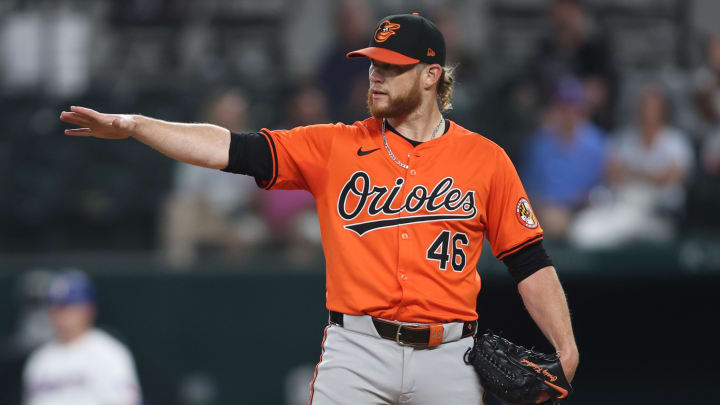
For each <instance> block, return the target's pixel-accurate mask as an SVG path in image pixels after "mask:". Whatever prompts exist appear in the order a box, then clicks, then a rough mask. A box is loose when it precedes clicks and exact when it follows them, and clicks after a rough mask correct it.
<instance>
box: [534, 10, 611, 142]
mask: <svg viewBox="0 0 720 405" xmlns="http://www.w3.org/2000/svg"><path fill="white" fill-rule="evenodd" d="M548 11H549V17H550V32H549V35H548V37H546V38H544V39H543V40H542V41H541V43H540V44H539V46H538V53H537V55H536V57H535V58H534V60H533V61H532V65H531V70H533V71H534V72H533V73H532V75H533V76H534V80H535V81H536V84H537V85H538V86H539V89H540V94H541V95H544V96H546V97H547V96H550V95H552V89H553V85H554V83H555V82H557V81H558V80H559V79H560V78H562V77H565V76H568V75H572V76H576V77H578V78H580V80H581V81H582V83H583V86H584V87H585V92H586V105H585V107H586V108H587V109H588V113H589V117H590V118H591V120H592V121H593V122H594V123H595V125H597V126H599V127H601V128H603V129H604V130H606V131H607V130H611V129H612V128H613V126H614V110H613V106H614V105H615V102H614V100H615V95H616V93H617V84H618V83H617V73H616V70H615V67H614V65H613V59H612V54H611V51H610V47H609V42H608V40H607V39H606V38H605V36H604V35H602V33H601V32H599V31H598V30H596V29H594V27H593V26H592V23H591V19H590V17H589V16H588V15H587V14H586V13H585V10H583V7H582V5H581V4H580V1H579V0H553V1H552V2H551V3H550V6H549V10H548Z"/></svg>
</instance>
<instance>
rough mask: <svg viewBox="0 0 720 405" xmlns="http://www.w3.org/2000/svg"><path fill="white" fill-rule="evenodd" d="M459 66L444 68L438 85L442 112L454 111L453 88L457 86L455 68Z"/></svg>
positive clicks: (438, 97)
mask: <svg viewBox="0 0 720 405" xmlns="http://www.w3.org/2000/svg"><path fill="white" fill-rule="evenodd" d="M456 67H457V66H443V68H442V69H443V72H442V74H441V75H440V80H438V84H437V99H438V105H439V107H440V111H442V112H445V111H450V110H452V108H453V106H452V102H451V100H452V95H453V86H454V85H455V68H456Z"/></svg>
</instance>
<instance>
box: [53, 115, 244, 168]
mask: <svg viewBox="0 0 720 405" xmlns="http://www.w3.org/2000/svg"><path fill="white" fill-rule="evenodd" d="M60 120H62V121H64V122H67V123H69V124H73V125H77V126H79V127H80V128H75V129H67V130H65V134H66V135H72V136H93V137H96V138H103V139H124V138H128V137H132V138H135V139H137V140H138V141H140V142H142V143H144V144H146V145H148V146H150V147H152V148H153V149H156V150H158V151H159V152H161V153H163V154H165V155H167V156H168V157H170V158H172V159H175V160H179V161H181V162H185V163H189V164H193V165H196V166H203V167H209V168H212V169H224V168H225V167H227V165H228V151H229V148H230V131H229V130H227V129H225V128H221V127H218V126H216V125H210V124H181V123H174V122H167V121H162V120H157V119H153V118H149V117H143V116H141V115H126V114H104V113H100V112H97V111H95V110H91V109H89V108H84V107H74V106H73V107H71V108H70V111H69V112H68V111H63V112H62V113H61V114H60Z"/></svg>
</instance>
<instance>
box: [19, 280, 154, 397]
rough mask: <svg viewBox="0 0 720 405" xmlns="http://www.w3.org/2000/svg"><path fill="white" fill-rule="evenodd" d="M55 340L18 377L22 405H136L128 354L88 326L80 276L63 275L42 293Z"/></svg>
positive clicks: (90, 303) (89, 300) (91, 315)
mask: <svg viewBox="0 0 720 405" xmlns="http://www.w3.org/2000/svg"><path fill="white" fill-rule="evenodd" d="M48 305H49V306H50V320H51V322H52V325H53V327H54V331H55V338H54V340H52V341H51V342H48V343H46V344H44V345H42V346H41V347H40V348H39V349H37V350H36V351H35V352H33V354H32V355H31V356H30V358H29V359H28V362H27V365H26V367H25V371H24V374H23V386H24V402H23V403H24V404H26V405H40V404H42V405H48V404H53V405H62V404H87V405H94V404H97V405H108V404H113V405H139V404H140V402H141V398H140V387H139V384H138V379H137V374H136V372H135V365H134V362H133V359H132V355H131V354H130V352H129V351H128V349H127V348H126V347H125V346H124V345H123V344H122V343H120V342H119V341H117V340H116V339H115V338H113V337H112V336H110V335H109V334H107V333H106V332H104V331H102V330H100V329H96V328H95V327H93V323H94V321H95V312H96V311H95V294H94V289H93V286H92V284H91V282H90V280H89V278H88V277H87V276H86V275H85V274H84V273H82V272H80V271H77V270H73V271H64V272H62V273H60V274H59V275H58V276H57V277H56V278H55V279H54V280H53V281H52V284H51V285H50V289H49V291H48Z"/></svg>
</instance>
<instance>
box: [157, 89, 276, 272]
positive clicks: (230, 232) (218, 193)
mask: <svg viewBox="0 0 720 405" xmlns="http://www.w3.org/2000/svg"><path fill="white" fill-rule="evenodd" d="M247 108H248V102H247V100H246V98H245V96H244V95H243V94H242V93H240V92H238V91H235V90H228V91H222V92H220V93H218V94H217V95H215V96H214V97H212V99H211V100H210V102H209V103H208V105H207V107H206V109H205V113H204V115H205V119H204V120H205V121H207V122H209V123H212V124H216V125H219V126H222V127H224V128H227V129H229V130H231V131H234V132H242V131H247V128H248V125H247V122H246V121H247ZM259 192H260V189H259V188H258V186H257V185H256V184H255V181H254V180H253V179H252V178H251V177H248V176H237V175H234V174H232V173H224V172H219V171H217V170H211V169H206V168H203V167H199V166H192V165H186V164H183V163H178V164H177V170H176V173H175V188H174V190H173V192H172V194H171V196H170V197H169V199H168V203H167V207H166V210H165V218H164V221H163V223H162V225H161V226H162V232H161V237H162V248H163V255H164V256H165V258H166V260H167V262H168V264H169V265H171V266H173V267H179V268H182V267H187V266H190V265H192V264H194V263H195V262H196V260H197V259H198V258H199V257H200V256H203V254H205V253H210V254H212V255H217V254H218V253H219V254H220V255H221V256H223V255H224V257H225V258H226V259H237V258H242V257H246V256H247V254H250V253H251V252H250V251H251V249H252V248H254V247H256V246H258V245H259V244H260V243H262V242H265V241H266V240H267V236H268V232H267V227H266V226H265V224H264V223H263V222H262V220H261V219H260V218H259V217H258V214H257V211H256V200H257V196H258V194H259ZM218 250H219V252H218Z"/></svg>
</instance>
